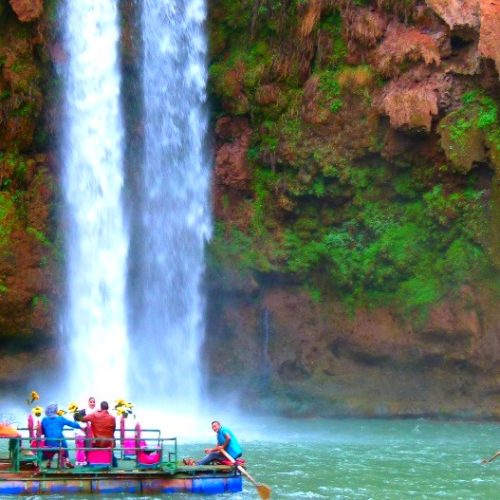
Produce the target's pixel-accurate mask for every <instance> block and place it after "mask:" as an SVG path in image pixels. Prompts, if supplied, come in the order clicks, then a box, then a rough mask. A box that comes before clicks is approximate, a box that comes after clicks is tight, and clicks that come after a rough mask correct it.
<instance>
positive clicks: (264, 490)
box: [220, 448, 271, 500]
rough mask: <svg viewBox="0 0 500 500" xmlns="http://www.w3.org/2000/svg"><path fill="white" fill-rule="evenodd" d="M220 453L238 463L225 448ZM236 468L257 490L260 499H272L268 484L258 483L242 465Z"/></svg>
mask: <svg viewBox="0 0 500 500" xmlns="http://www.w3.org/2000/svg"><path fill="white" fill-rule="evenodd" d="M220 452H221V453H222V454H223V455H224V456H225V457H226V458H227V459H228V460H229V461H230V462H231V463H232V464H234V463H235V462H236V460H235V459H234V458H233V457H232V456H231V455H230V454H229V453H228V452H227V451H226V450H224V449H223V448H221V450H220ZM236 467H237V469H238V470H239V471H240V472H241V473H242V474H243V475H244V476H246V478H247V479H248V480H249V481H250V482H251V483H252V484H253V485H254V486H255V487H256V488H257V491H258V492H259V496H260V498H262V499H263V500H268V499H269V498H271V488H269V486H267V485H266V484H260V483H258V482H257V481H256V480H255V479H254V478H253V477H252V476H251V475H250V474H249V473H248V472H247V471H246V470H245V469H244V468H243V467H242V466H241V465H237V466H236Z"/></svg>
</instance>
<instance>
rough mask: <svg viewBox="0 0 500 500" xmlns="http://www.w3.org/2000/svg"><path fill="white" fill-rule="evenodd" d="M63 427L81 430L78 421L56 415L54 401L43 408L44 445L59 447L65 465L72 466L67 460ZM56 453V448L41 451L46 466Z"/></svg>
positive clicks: (48, 465) (66, 446)
mask: <svg viewBox="0 0 500 500" xmlns="http://www.w3.org/2000/svg"><path fill="white" fill-rule="evenodd" d="M64 427H72V428H73V429H79V430H83V429H82V427H81V426H80V424H79V423H78V422H73V421H71V420H68V419H67V418H64V417H63V416H62V415H58V414H57V404H56V403H51V404H49V405H48V406H47V408H46V409H45V417H44V418H43V419H42V435H43V436H45V446H46V447H47V448H61V452H60V453H61V454H62V457H61V460H62V459H64V465H65V466H66V467H69V468H73V464H72V463H71V462H70V461H69V456H68V443H67V442H66V439H64V434H63V429H64ZM56 453H57V450H44V451H43V458H44V459H46V460H47V465H46V467H47V468H50V466H51V460H52V457H53V456H54V455H55V454H56Z"/></svg>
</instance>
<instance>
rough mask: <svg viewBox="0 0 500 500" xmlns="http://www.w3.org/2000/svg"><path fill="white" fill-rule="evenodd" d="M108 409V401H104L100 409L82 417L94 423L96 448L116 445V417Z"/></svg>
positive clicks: (93, 430) (84, 420)
mask: <svg viewBox="0 0 500 500" xmlns="http://www.w3.org/2000/svg"><path fill="white" fill-rule="evenodd" d="M108 410H109V405H108V402H107V401H102V402H101V409H100V410H97V411H95V412H94V413H91V414H90V415H85V416H84V417H83V418H82V421H83V422H90V424H91V425H92V434H93V436H94V438H95V441H94V447H95V448H114V446H115V440H114V437H115V429H116V417H114V416H113V415H111V414H110V413H109V411H108Z"/></svg>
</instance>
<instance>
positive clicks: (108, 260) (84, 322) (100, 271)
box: [60, 0, 128, 400]
mask: <svg viewBox="0 0 500 500" xmlns="http://www.w3.org/2000/svg"><path fill="white" fill-rule="evenodd" d="M61 14H62V15H61V18H62V22H63V25H64V43H65V51H66V53H67V61H66V63H65V64H64V70H63V73H64V74H63V83H64V97H65V102H64V117H63V123H62V127H61V130H62V137H61V149H60V157H61V164H62V178H63V191H64V200H65V206H64V220H63V229H64V231H65V238H66V241H65V243H66V282H67V300H66V303H65V306H64V310H63V319H62V322H61V330H62V343H63V345H64V357H65V363H66V365H67V366H66V377H65V383H66V385H67V387H66V388H65V390H64V394H65V397H75V395H76V396H78V397H80V398H86V397H88V396H89V395H91V394H92V395H94V394H97V395H98V396H99V397H103V398H106V399H110V400H112V399H114V398H118V397H126V395H127V382H126V380H127V376H126V371H127V360H128V343H127V329H126V312H125V285H126V265H127V251H128V236H127V232H126V228H125V224H124V216H123V209H122V188H123V183H124V181H123V172H122V169H123V168H122V164H123V158H122V157H123V125H122V117H121V111H120V68H119V59H118V47H117V45H118V40H119V17H118V11H117V0H106V1H101V0H99V1H97V0H77V1H75V0H66V1H65V4H64V6H63V9H62V12H61ZM85 400H86V399H85Z"/></svg>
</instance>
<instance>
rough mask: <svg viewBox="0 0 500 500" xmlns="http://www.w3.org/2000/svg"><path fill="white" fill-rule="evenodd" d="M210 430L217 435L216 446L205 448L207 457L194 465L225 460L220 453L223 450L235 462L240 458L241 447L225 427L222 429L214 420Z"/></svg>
mask: <svg viewBox="0 0 500 500" xmlns="http://www.w3.org/2000/svg"><path fill="white" fill-rule="evenodd" d="M212 430H213V431H214V432H215V433H216V434H217V445H216V446H215V447H214V448H207V449H206V450H205V453H206V454H207V455H206V456H205V457H203V458H202V459H201V460H198V461H197V462H196V463H195V464H196V465H207V464H210V463H212V462H220V461H221V460H227V457H226V456H225V455H224V454H223V453H221V450H225V451H226V453H228V454H229V455H231V457H233V458H234V459H235V460H236V459H237V458H239V457H241V455H242V450H241V446H240V444H239V443H238V440H237V439H236V436H235V435H234V434H233V433H232V432H231V431H230V430H229V429H228V428H227V427H222V425H221V424H220V422H219V421H217V420H214V421H213V422H212Z"/></svg>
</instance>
